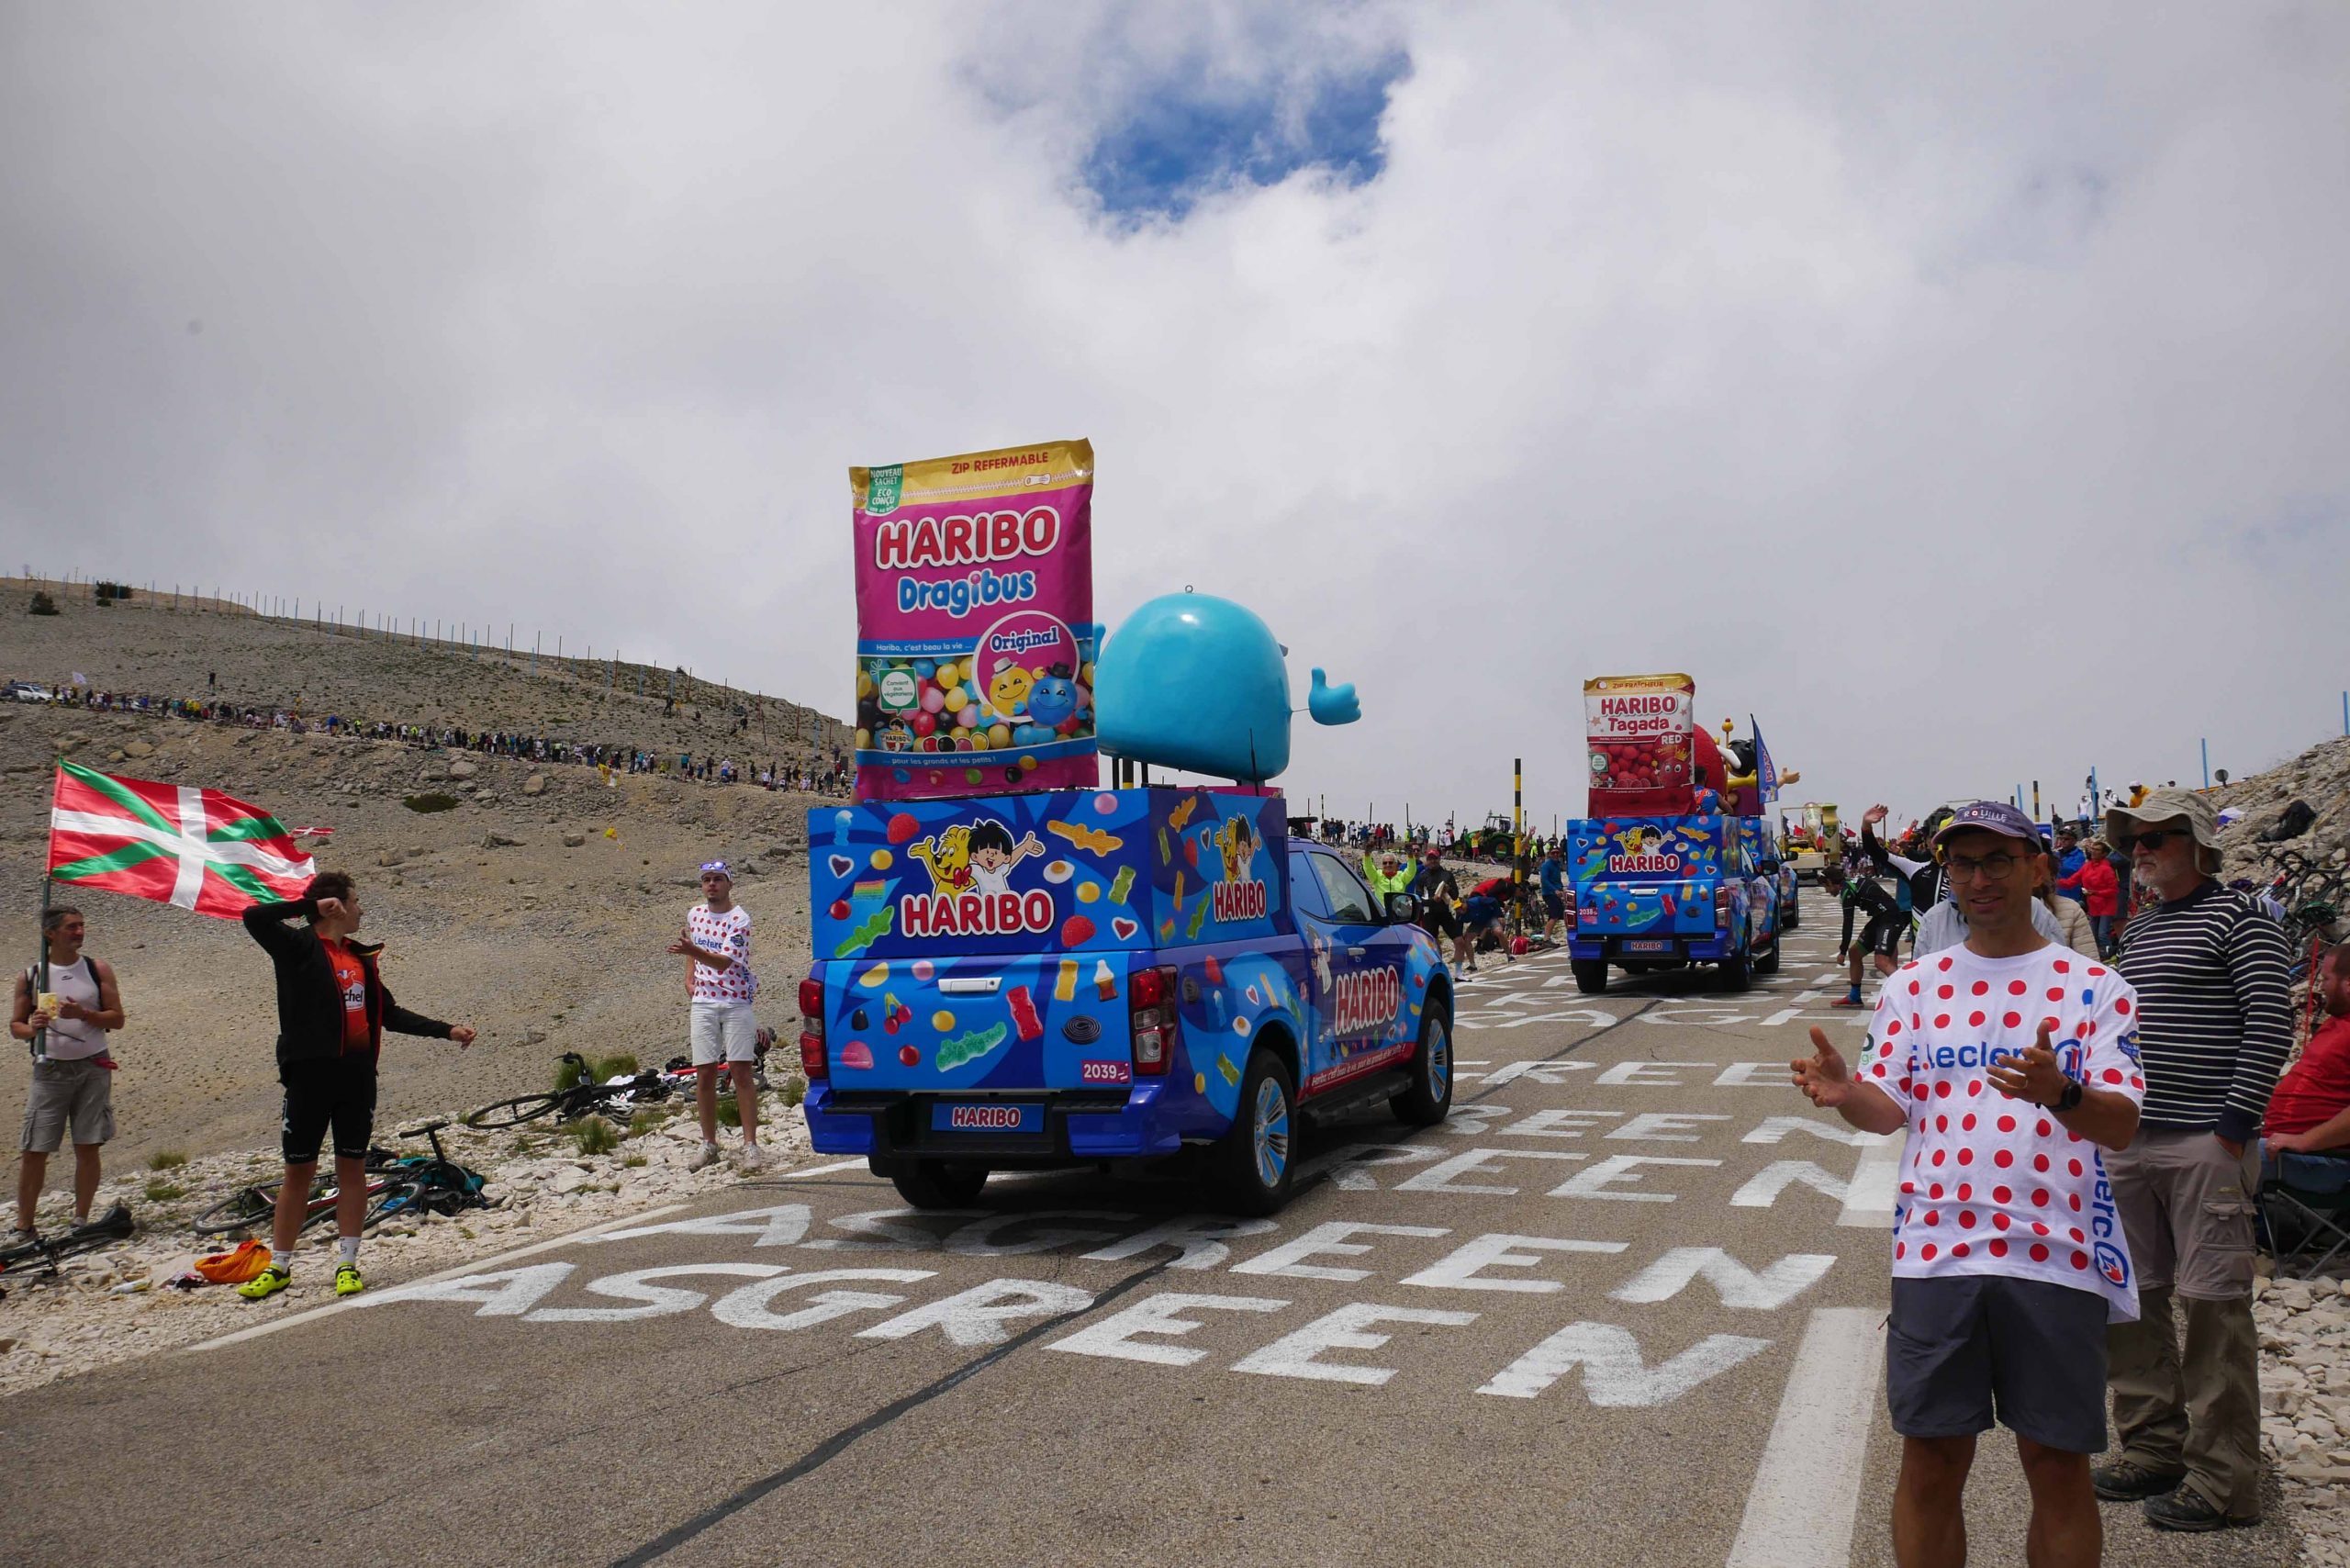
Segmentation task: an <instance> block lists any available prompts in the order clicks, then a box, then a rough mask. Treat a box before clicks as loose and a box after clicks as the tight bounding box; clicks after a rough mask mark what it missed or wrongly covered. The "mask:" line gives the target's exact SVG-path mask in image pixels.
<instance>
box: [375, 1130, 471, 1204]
mask: <svg viewBox="0 0 2350 1568" xmlns="http://www.w3.org/2000/svg"><path fill="white" fill-rule="evenodd" d="M448 1125H449V1124H448V1123H447V1122H427V1123H425V1124H424V1125H423V1126H420V1127H410V1128H408V1130H407V1131H405V1132H403V1133H401V1134H400V1137H404V1138H412V1137H420V1138H426V1139H429V1140H431V1144H432V1152H431V1154H430V1155H423V1154H416V1155H409V1156H407V1157H406V1158H404V1159H398V1160H396V1161H395V1162H393V1163H392V1164H391V1165H389V1166H386V1168H385V1172H384V1173H385V1175H386V1177H387V1178H389V1185H388V1187H387V1188H386V1190H385V1192H384V1193H382V1195H381V1196H378V1197H375V1198H373V1199H371V1200H370V1202H369V1204H368V1205H367V1215H366V1218H365V1220H364V1223H363V1224H362V1226H361V1228H362V1229H364V1228H366V1227H367V1226H373V1225H375V1223H376V1222H377V1221H378V1220H385V1219H392V1218H396V1217H397V1216H399V1215H427V1214H436V1215H453V1214H455V1213H457V1212H458V1211H459V1210H461V1209H486V1208H487V1207H489V1198H488V1195H487V1193H486V1191H485V1189H486V1187H487V1179H486V1178H484V1177H483V1176H482V1175H481V1173H480V1172H479V1171H476V1170H466V1169H465V1168H464V1166H462V1165H460V1164H458V1163H457V1162H456V1161H455V1160H453V1159H450V1158H449V1156H448V1153H447V1151H446V1150H444V1149H442V1147H441V1129H442V1127H445V1126H448Z"/></svg>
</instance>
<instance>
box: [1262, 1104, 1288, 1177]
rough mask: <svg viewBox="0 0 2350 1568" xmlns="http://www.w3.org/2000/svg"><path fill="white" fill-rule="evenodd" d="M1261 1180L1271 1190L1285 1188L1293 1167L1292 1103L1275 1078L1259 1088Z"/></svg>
mask: <svg viewBox="0 0 2350 1568" xmlns="http://www.w3.org/2000/svg"><path fill="white" fill-rule="evenodd" d="M1255 1131H1256V1145H1257V1180H1258V1181H1259V1182H1263V1183H1264V1184H1265V1185H1266V1186H1267V1187H1278V1186H1280V1185H1281V1172H1282V1171H1283V1170H1287V1169H1288V1168H1289V1102H1288V1100H1287V1098H1286V1097H1285V1096H1283V1094H1282V1093H1281V1085H1280V1084H1278V1083H1276V1082H1274V1081H1272V1080H1271V1079H1270V1078H1269V1079H1267V1080H1265V1081H1263V1082H1262V1083H1259V1085H1257V1115H1256V1128H1255Z"/></svg>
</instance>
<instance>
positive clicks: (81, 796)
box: [49, 761, 318, 920]
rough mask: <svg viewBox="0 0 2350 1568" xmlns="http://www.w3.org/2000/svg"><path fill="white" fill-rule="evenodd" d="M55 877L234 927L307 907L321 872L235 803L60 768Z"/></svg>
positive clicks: (256, 814)
mask: <svg viewBox="0 0 2350 1568" xmlns="http://www.w3.org/2000/svg"><path fill="white" fill-rule="evenodd" d="M49 875H50V879H52V880H55V881H60V882H70V883H73V884H76V885H79V886H81V887H85V888H99V889H103V890H106V891H107V892H112V893H126V894H128V895H129V896H130V897H132V898H135V899H149V900H151V901H153V902H156V903H168V904H176V905H178V906H179V907H180V908H182V909H192V910H194V911H196V913H198V914H210V915H217V916H218V917H219V918H221V919H223V920H234V919H235V918H236V917H237V916H238V915H239V914H240V913H242V912H243V910H244V909H245V908H246V907H247V906H248V905H251V904H256V903H280V902H286V901H289V900H293V899H298V898H300V897H301V896H302V894H303V892H304V890H306V889H307V888H308V886H309V881H310V879H311V878H312V877H314V876H316V875H318V863H317V862H316V861H314V860H312V859H311V858H310V857H308V855H305V854H303V853H302V851H301V850H300V849H299V848H297V846H295V843H294V839H293V836H292V835H291V834H288V833H287V832H286V831H285V827H284V826H283V825H281V824H280V823H279V822H278V820H277V819H276V818H275V817H274V816H271V815H270V814H269V813H268V812H264V811H263V810H262V809H261V808H260V807H258V806H253V805H249V804H247V803H246V802H245V801H240V800H238V799H237V798H236V797H235V796H233V795H228V794H223V793H222V792H221V791H219V790H199V789H196V788H194V787H193V786H190V785H185V784H158V783H155V782H153V781H152V780H151V779H145V778H114V777H112V776H111V775H108V774H105V773H100V772H98V771H97V770H96V769H95V768H89V767H82V766H80V765H79V764H77V763H72V762H62V761H61V762H60V763H59V764H58V765H57V788H56V793H55V795H54V796H53V797H52V798H51V801H50V811H49Z"/></svg>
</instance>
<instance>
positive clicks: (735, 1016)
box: [686, 1002, 759, 1067]
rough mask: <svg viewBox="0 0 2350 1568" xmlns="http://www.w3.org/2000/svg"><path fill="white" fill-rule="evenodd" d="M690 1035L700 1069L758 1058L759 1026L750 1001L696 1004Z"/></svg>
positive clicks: (696, 1064) (688, 1035)
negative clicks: (752, 1015)
mask: <svg viewBox="0 0 2350 1568" xmlns="http://www.w3.org/2000/svg"><path fill="white" fill-rule="evenodd" d="M686 1033H687V1038H688V1043H689V1044H690V1045H691V1046H692V1047H693V1053H694V1065H695V1066H696V1067H711V1066H715V1065H716V1064H717V1063H719V1062H722V1061H754V1060H756V1059H757V1057H758V1050H757V1045H758V1034H759V1026H758V1025H757V1023H756V1022H755V1021H754V1020H753V1018H752V1017H751V1004H750V1003H749V1002H695V1003H694V1006H693V1023H692V1025H691V1026H690V1027H689V1028H688V1030H687V1032H686Z"/></svg>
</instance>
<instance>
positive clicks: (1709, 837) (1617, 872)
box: [1567, 814, 1780, 996]
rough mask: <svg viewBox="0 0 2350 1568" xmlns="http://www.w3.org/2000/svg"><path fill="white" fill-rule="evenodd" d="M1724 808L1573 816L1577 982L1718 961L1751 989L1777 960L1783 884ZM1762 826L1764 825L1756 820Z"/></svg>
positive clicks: (1735, 983) (1596, 985) (1603, 985)
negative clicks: (1718, 811)
mask: <svg viewBox="0 0 2350 1568" xmlns="http://www.w3.org/2000/svg"><path fill="white" fill-rule="evenodd" d="M1752 820H1753V819H1750V818H1741V817H1727V816H1718V815H1710V814H1709V815H1698V816H1641V817H1628V816H1627V817H1597V818H1589V819H1582V818H1579V819H1577V820H1576V821H1574V822H1572V823H1568V824H1567V877H1568V884H1567V885H1568V901H1567V921H1568V930H1569V932H1570V938H1569V941H1568V953H1569V957H1570V959H1571V962H1570V965H1569V968H1570V969H1572V972H1573V975H1574V981H1575V989H1576V990H1577V991H1581V992H1583V994H1584V995H1586V996H1588V995H1595V994H1597V993H1598V992H1601V991H1606V989H1607V969H1608V966H1609V965H1611V964H1613V965H1615V966H1616V967H1617V968H1618V969H1623V970H1624V971H1625V972H1626V973H1627V974H1635V975H1638V974H1648V973H1651V972H1652V971H1655V970H1660V969H1684V968H1689V967H1693V966H1695V965H1698V964H1709V965H1712V966H1713V967H1714V969H1715V970H1716V972H1717V973H1718V975H1719V976H1720V978H1721V983H1722V986H1723V989H1725V990H1728V991H1743V990H1745V989H1746V987H1747V985H1748V984H1749V983H1750V981H1751V978H1752V977H1753V976H1755V975H1757V974H1765V975H1767V974H1775V973H1776V972H1777V971H1778V968H1779V932H1780V923H1779V884H1778V880H1777V877H1776V875H1775V873H1765V872H1763V871H1762V869H1761V868H1758V867H1757V866H1756V865H1755V864H1754V861H1753V858H1752V857H1751V855H1750V854H1749V853H1748V849H1747V840H1746V836H1745V834H1744V831H1743V830H1742V829H1741V828H1740V823H1744V822H1749V821H1752ZM1755 827H1756V830H1757V832H1758V834H1759V832H1760V830H1761V823H1759V822H1757V823H1755Z"/></svg>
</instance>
